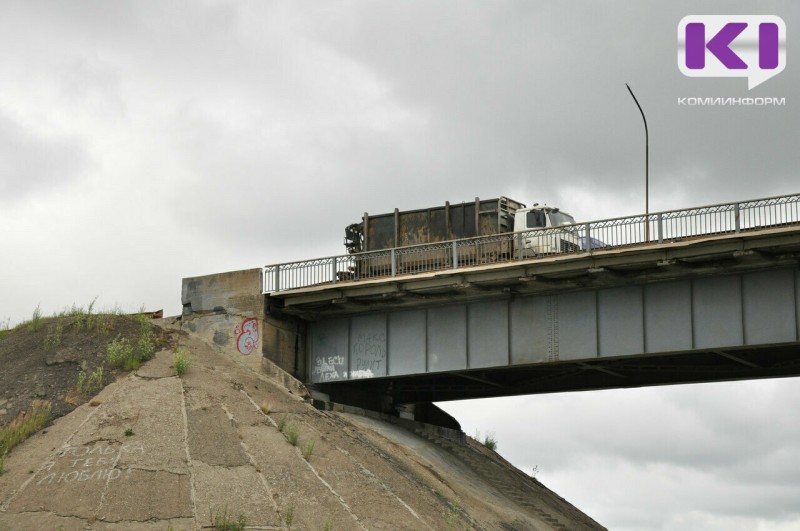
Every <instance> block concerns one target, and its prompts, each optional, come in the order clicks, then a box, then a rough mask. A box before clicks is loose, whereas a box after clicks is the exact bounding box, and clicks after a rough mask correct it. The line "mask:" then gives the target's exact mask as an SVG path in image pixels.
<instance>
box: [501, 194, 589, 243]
mask: <svg viewBox="0 0 800 531" xmlns="http://www.w3.org/2000/svg"><path fill="white" fill-rule="evenodd" d="M574 225H575V219H574V218H573V217H572V216H571V215H569V214H568V213H566V212H564V211H562V210H560V209H558V208H556V207H550V206H547V205H539V204H538V203H536V204H534V205H533V206H532V207H530V208H522V209H519V210H517V211H516V212H515V213H514V232H518V233H522V234H520V239H521V240H522V246H523V254H524V255H525V256H536V255H542V254H552V253H568V252H577V251H579V250H581V249H582V247H583V246H582V244H581V238H580V235H579V234H578V230H577V228H575V227H574ZM562 226H563V227H564V228H563V229H558V227H562Z"/></svg>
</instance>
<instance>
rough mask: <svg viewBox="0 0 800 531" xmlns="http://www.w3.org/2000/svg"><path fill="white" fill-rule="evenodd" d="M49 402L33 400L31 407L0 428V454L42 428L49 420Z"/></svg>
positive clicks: (3, 453)
mask: <svg viewBox="0 0 800 531" xmlns="http://www.w3.org/2000/svg"><path fill="white" fill-rule="evenodd" d="M51 408H52V406H51V404H50V402H49V401H46V400H35V401H34V402H33V404H32V405H31V408H30V409H29V410H28V411H26V412H24V413H22V414H21V415H20V416H18V417H17V418H15V419H14V420H12V421H11V422H10V423H9V424H8V426H6V427H5V428H3V429H2V430H0V455H5V454H7V453H8V452H9V451H10V450H11V449H12V448H14V447H15V446H16V445H18V444H19V443H21V442H22V441H24V440H25V439H27V438H28V437H30V436H31V435H33V434H34V433H36V432H37V431H39V430H40V429H42V428H43V427H44V426H45V424H47V421H48V420H50V411H51Z"/></svg>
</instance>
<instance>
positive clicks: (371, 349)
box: [350, 332, 386, 378]
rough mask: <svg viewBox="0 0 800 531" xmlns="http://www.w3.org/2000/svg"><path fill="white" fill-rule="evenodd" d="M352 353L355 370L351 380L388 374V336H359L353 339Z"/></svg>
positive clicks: (372, 334) (381, 333)
mask: <svg viewBox="0 0 800 531" xmlns="http://www.w3.org/2000/svg"><path fill="white" fill-rule="evenodd" d="M351 352H352V354H353V358H351V359H352V360H353V362H354V366H353V368H354V370H353V371H352V372H351V373H350V377H351V378H371V377H373V376H376V375H382V374H386V334H385V333H383V332H378V333H371V334H358V335H356V336H355V337H354V338H353V345H352V347H351Z"/></svg>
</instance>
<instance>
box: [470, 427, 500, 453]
mask: <svg viewBox="0 0 800 531" xmlns="http://www.w3.org/2000/svg"><path fill="white" fill-rule="evenodd" d="M473 438H474V439H475V440H476V441H478V442H479V443H480V444H482V445H483V446H485V447H486V448H488V449H489V450H492V451H493V452H496V451H497V439H496V438H495V436H494V433H493V432H491V431H490V432H488V433H487V434H486V435H485V436H484V437H483V440H481V432H480V431H478V430H476V431H475V437H473Z"/></svg>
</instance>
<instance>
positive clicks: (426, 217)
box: [345, 197, 525, 253]
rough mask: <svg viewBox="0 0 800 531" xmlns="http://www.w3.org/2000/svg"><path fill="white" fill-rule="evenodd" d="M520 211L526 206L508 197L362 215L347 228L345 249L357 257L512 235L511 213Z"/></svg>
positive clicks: (476, 199)
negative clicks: (359, 221) (467, 239)
mask: <svg viewBox="0 0 800 531" xmlns="http://www.w3.org/2000/svg"><path fill="white" fill-rule="evenodd" d="M520 208H525V205H524V204H523V203H520V202H518V201H515V200H513V199H509V198H508V197H499V198H496V199H484V200H481V199H480V198H477V197H476V198H475V201H471V202H469V203H467V202H464V203H456V204H450V203H449V202H446V203H445V204H444V206H438V207H432V208H424V209H420V210H405V211H400V210H398V209H395V211H394V212H392V213H389V214H378V215H369V214H367V213H366V212H365V213H364V217H363V218H362V220H361V223H355V224H353V225H350V226H349V227H347V229H346V232H345V246H346V247H347V250H348V251H349V252H350V253H358V252H363V251H379V250H382V249H391V248H393V247H405V246H409V245H418V244H424V243H435V242H442V241H448V240H458V239H461V238H472V237H474V236H490V235H493V234H501V233H504V232H511V231H513V230H514V212H516V211H517V209H520Z"/></svg>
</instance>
